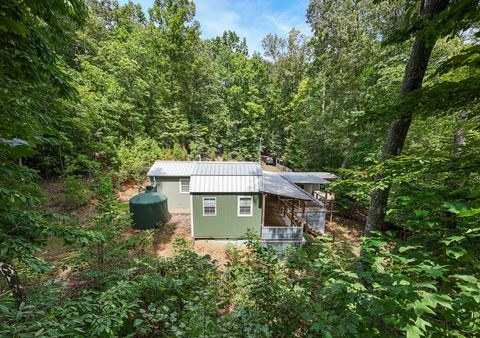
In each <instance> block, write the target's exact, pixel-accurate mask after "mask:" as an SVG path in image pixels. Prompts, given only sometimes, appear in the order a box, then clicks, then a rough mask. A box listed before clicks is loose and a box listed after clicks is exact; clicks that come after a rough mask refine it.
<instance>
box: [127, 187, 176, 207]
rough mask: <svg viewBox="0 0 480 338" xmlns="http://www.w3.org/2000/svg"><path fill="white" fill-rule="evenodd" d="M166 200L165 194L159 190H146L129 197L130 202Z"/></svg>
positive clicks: (153, 202)
mask: <svg viewBox="0 0 480 338" xmlns="http://www.w3.org/2000/svg"><path fill="white" fill-rule="evenodd" d="M166 200H167V196H165V195H164V194H162V193H161V192H156V191H153V190H147V191H145V192H142V193H140V194H138V195H135V196H133V197H132V198H130V200H129V202H130V204H160V203H163V202H165V201H166Z"/></svg>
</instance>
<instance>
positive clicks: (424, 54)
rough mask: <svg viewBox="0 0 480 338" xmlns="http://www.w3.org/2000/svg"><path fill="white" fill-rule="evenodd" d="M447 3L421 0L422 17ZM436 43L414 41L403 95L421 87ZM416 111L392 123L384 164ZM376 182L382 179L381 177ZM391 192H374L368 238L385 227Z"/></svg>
mask: <svg viewBox="0 0 480 338" xmlns="http://www.w3.org/2000/svg"><path fill="white" fill-rule="evenodd" d="M448 2H449V1H448V0H426V1H422V3H421V5H420V15H421V16H422V17H424V18H427V19H428V18H432V17H435V16H436V15H438V13H440V12H441V11H443V10H444V9H445V8H446V7H447V5H448ZM435 42H436V39H434V38H432V39H430V40H427V39H426V38H425V36H424V35H423V34H422V33H421V32H420V33H419V34H418V35H417V37H416V38H415V42H414V44H413V48H412V51H411V53H410V58H409V60H408V63H407V66H406V68H405V74H404V76H403V84H402V90H401V92H400V94H401V96H406V95H408V94H409V93H411V92H413V91H415V90H417V89H420V88H421V87H422V83H423V78H424V76H425V72H426V70H427V66H428V61H429V60H430V55H431V53H432V50H433V46H434V45H435ZM413 108H414V107H410V109H409V110H408V111H407V112H405V113H404V114H403V115H402V116H400V117H398V118H397V119H396V120H395V121H393V122H392V124H390V127H389V129H388V133H387V139H386V141H385V145H384V148H383V154H382V157H381V161H382V162H383V161H385V160H388V159H389V158H392V157H395V156H398V155H400V153H401V152H402V148H403V146H404V144H405V139H406V137H407V133H408V129H409V128H410V124H411V122H412V116H413ZM377 179H381V177H378V178H377ZM389 193H390V187H387V188H384V189H374V190H373V191H372V195H371V201H370V208H369V210H368V218H367V224H366V225H365V236H369V235H370V233H371V231H372V230H377V229H379V228H381V226H382V225H383V220H384V218H385V211H386V208H387V202H388V195H389Z"/></svg>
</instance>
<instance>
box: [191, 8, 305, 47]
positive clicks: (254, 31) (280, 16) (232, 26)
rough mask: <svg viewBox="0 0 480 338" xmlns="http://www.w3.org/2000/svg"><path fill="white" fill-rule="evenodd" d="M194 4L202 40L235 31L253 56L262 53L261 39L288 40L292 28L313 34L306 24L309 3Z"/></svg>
mask: <svg viewBox="0 0 480 338" xmlns="http://www.w3.org/2000/svg"><path fill="white" fill-rule="evenodd" d="M195 4H196V8H197V14H196V18H197V20H198V21H199V22H200V26H201V30H202V36H203V37H205V38H211V37H215V36H218V35H221V34H222V33H223V32H224V31H225V30H232V31H235V32H236V33H237V34H238V35H239V36H240V37H245V38H246V39H247V44H248V47H249V50H250V52H254V51H258V52H262V39H263V38H264V37H265V36H266V35H267V34H268V33H277V34H278V35H280V36H285V35H286V34H287V33H288V31H289V30H290V29H292V28H296V29H298V30H300V31H301V32H302V33H304V34H306V35H309V33H310V28H309V26H308V25H307V23H306V22H305V11H306V6H307V1H306V0H302V1H296V2H295V1H292V2H285V3H284V2H283V1H280V0H237V1H235V0H196V1H195Z"/></svg>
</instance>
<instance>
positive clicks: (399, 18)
mask: <svg viewBox="0 0 480 338" xmlns="http://www.w3.org/2000/svg"><path fill="white" fill-rule="evenodd" d="M305 15H306V17H305V19H306V22H307V23H308V24H309V26H310V28H311V35H310V36H306V35H304V34H302V33H301V32H300V31H299V30H297V29H295V28H293V27H292V29H291V30H290V32H289V33H288V34H287V35H286V36H279V35H278V34H275V33H271V34H268V35H266V36H265V38H264V39H263V41H262V47H263V51H261V52H252V51H250V50H249V47H248V44H247V41H246V39H245V38H243V37H242V32H234V31H228V30H227V31H225V32H224V33H223V34H222V35H221V36H218V37H215V38H209V39H206V38H203V37H202V35H201V25H200V23H199V22H198V21H197V20H196V17H195V2H194V1H191V0H155V1H154V3H153V5H152V7H151V8H149V9H148V13H145V12H144V11H143V10H142V8H141V6H140V5H138V4H135V3H133V2H128V3H127V4H125V5H120V4H119V3H118V2H117V1H115V0H105V1H97V0H88V1H82V0H69V1H63V0H43V1H27V0H7V1H3V2H2V3H1V4H0V56H1V61H0V106H1V107H2V109H1V124H0V159H1V167H0V274H1V276H2V280H0V336H12V337H32V336H39V337H44V336H135V337H153V336H159V337H160V336H162V337H163V336H165V337H172V336H178V337H197V336H204V337H206V336H211V337H232V336H238V337H304V336H306V337H317V336H324V337H372V336H380V337H395V336H405V335H406V336H407V337H420V336H452V337H474V336H478V335H479V334H480V266H479V262H480V128H479V127H480V61H479V60H480V45H479V40H480V26H479V23H480V20H479V19H480V5H479V3H478V1H476V0H421V1H420V0H419V1H394V0H391V1H375V0H361V1H354V0H341V1H338V0H310V2H309V4H308V7H307V8H306V9H305ZM260 144H261V145H262V147H261V148H260ZM259 152H261V153H262V154H264V155H268V156H272V157H275V158H278V159H280V160H282V161H283V163H285V164H286V165H287V166H289V167H290V168H292V169H293V170H304V171H332V172H335V173H336V174H337V175H339V176H341V178H342V179H341V180H339V181H338V182H337V183H335V184H334V185H333V187H332V191H333V192H334V193H335V194H336V196H337V204H338V206H337V207H338V215H339V216H338V217H342V218H344V219H348V218H352V217H353V216H358V215H360V216H363V217H364V218H363V219H362V222H363V223H364V224H365V236H363V237H362V239H361V245H360V251H361V254H360V255H356V254H355V253H354V251H352V248H351V243H350V244H349V243H343V242H341V241H340V242H339V241H335V242H334V241H332V239H331V238H330V237H329V236H320V237H318V238H315V239H310V240H309V241H307V243H306V244H305V245H304V246H303V247H302V248H291V249H290V250H287V251H286V252H285V253H284V254H283V255H278V254H277V253H276V252H275V251H274V250H273V249H272V248H264V247H261V246H260V244H259V241H258V238H255V236H253V235H252V236H251V238H250V240H249V242H248V250H246V251H244V252H239V251H237V250H236V249H235V248H229V250H228V251H229V262H228V263H227V264H226V265H225V266H220V264H218V262H216V261H215V260H213V259H212V258H211V257H209V256H208V255H207V256H204V255H199V254H198V253H196V252H195V251H194V250H193V249H192V247H191V245H190V244H189V243H187V242H185V241H184V240H181V239H176V240H175V252H176V253H175V255H173V256H172V257H169V258H162V257H160V258H155V257H153V256H152V255H151V254H150V253H149V250H148V247H149V246H150V245H151V243H152V241H153V237H154V234H153V233H152V232H149V231H144V232H136V233H133V234H130V235H129V236H124V235H123V234H125V229H129V228H130V220H129V217H128V213H127V212H126V210H125V205H124V204H122V203H120V202H119V201H118V198H117V195H116V194H115V192H117V191H118V190H121V189H123V188H124V187H125V186H127V185H128V184H131V183H132V182H133V183H134V186H135V187H137V186H142V185H143V183H144V181H145V173H146V171H147V169H148V167H149V166H150V165H151V164H152V163H153V161H154V160H158V159H170V160H187V159H189V160H197V159H201V160H242V161H243V160H246V161H256V160H257V159H258V155H259ZM52 182H55V184H57V185H58V186H59V187H61V189H60V190H58V191H57V190H55V191H53V192H52V190H51V189H50V190H49V189H47V188H48V187H51V186H53V185H52ZM57 185H56V186H57ZM52 199H54V200H55V203H56V204H55V206H56V208H51V205H50V204H49V202H48V201H50V200H52ZM85 210H88V212H87V211H85ZM56 247H61V248H62V250H63V251H62V254H61V255H57V256H56V257H52V256H55V254H52V252H54V249H55V248H56ZM65 276H68V277H65Z"/></svg>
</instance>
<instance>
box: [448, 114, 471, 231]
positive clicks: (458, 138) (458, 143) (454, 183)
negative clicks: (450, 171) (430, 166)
mask: <svg viewBox="0 0 480 338" xmlns="http://www.w3.org/2000/svg"><path fill="white" fill-rule="evenodd" d="M467 118H468V112H467V111H465V110H462V111H460V112H459V113H458V128H457V129H456V130H455V133H454V135H453V148H452V161H455V160H457V158H458V156H460V152H461V151H462V147H463V146H464V145H465V144H466V141H465V134H466V130H465V127H464V123H465V121H466V120H467ZM446 184H447V186H448V187H449V190H450V191H451V192H452V191H455V190H457V189H458V187H459V186H460V182H459V181H458V179H457V178H456V177H453V178H451V179H450V180H448V181H447V182H446ZM447 227H448V228H456V227H457V215H456V214H454V213H449V220H448V222H447Z"/></svg>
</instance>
